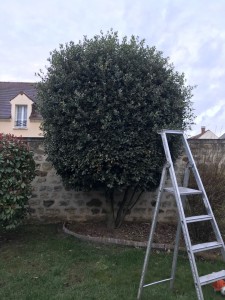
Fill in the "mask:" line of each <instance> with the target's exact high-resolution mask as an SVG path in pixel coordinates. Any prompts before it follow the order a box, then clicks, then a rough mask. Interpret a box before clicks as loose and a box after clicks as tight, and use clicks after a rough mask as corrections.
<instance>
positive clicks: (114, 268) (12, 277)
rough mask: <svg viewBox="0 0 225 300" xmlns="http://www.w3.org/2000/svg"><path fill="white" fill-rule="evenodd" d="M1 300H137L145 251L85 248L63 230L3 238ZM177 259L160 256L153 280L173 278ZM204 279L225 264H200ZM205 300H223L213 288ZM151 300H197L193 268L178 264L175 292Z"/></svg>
mask: <svg viewBox="0 0 225 300" xmlns="http://www.w3.org/2000/svg"><path fill="white" fill-rule="evenodd" d="M0 236H1V239H0V299H1V300H3V299H7V300H10V299H16V300H25V299H26V300H35V299H40V300H51V299H55V300H56V299H57V300H59V299H63V300H68V299H84V300H94V299H96V300H97V299H101V300H113V299H115V300H121V299H124V300H132V299H136V296H137V290H138V285H139V280H140V274H141V269H142V264H143V259H144V254H145V250H144V249H135V248H129V247H119V246H105V245H100V244H91V243H85V242H81V241H79V240H77V239H75V238H73V237H70V236H66V235H64V234H63V233H62V231H61V226H59V225H45V226H43V225H32V226H31V225H27V226H23V227H21V228H20V229H19V230H17V232H16V233H13V234H7V240H5V237H6V235H4V234H0ZM171 261H172V255H171V254H168V253H162V252H161V253H154V254H153V255H152V257H151V260H150V265H149V266H150V270H151V272H150V274H148V276H147V277H148V280H149V281H152V280H160V279H164V278H168V277H169V275H170V268H171ZM199 266H200V269H201V271H202V272H203V273H204V274H208V273H211V271H212V270H221V269H223V268H224V263H221V262H219V261H217V262H212V261H211V262H209V261H208V262H206V261H203V260H201V261H199ZM203 291H204V295H205V299H210V300H212V299H222V296H220V294H215V293H214V291H213V289H212V287H211V286H207V287H204V288H203ZM144 299H145V300H147V299H156V300H163V299H167V300H170V299H180V300H185V299H187V300H190V299H197V298H196V293H195V289H194V285H193V280H192V276H191V272H190V267H189V262H188V260H187V257H186V256H185V255H184V254H183V255H181V257H180V258H179V261H178V270H177V276H176V283H175V287H174V290H173V291H171V290H170V289H169V283H162V284H160V285H157V286H152V287H148V288H145V289H144V292H143V300H144Z"/></svg>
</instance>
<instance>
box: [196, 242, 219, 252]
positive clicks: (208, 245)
mask: <svg viewBox="0 0 225 300" xmlns="http://www.w3.org/2000/svg"><path fill="white" fill-rule="evenodd" d="M220 247H222V243H219V242H209V243H203V244H196V245H193V246H192V247H191V249H192V251H193V252H194V253H196V252H201V251H207V250H212V249H216V248H220Z"/></svg>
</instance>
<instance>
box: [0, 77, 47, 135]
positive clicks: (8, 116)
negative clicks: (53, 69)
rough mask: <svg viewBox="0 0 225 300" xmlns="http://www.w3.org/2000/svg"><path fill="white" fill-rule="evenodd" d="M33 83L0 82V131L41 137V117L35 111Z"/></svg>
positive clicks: (35, 92)
mask: <svg viewBox="0 0 225 300" xmlns="http://www.w3.org/2000/svg"><path fill="white" fill-rule="evenodd" d="M36 94H37V91H36V88H35V83H31V82H0V132H3V133H10V134H14V135H16V136H23V137H42V136H43V134H42V131H41V129H40V125H41V121H42V117H41V115H40V114H39V112H38V111H37V105H36Z"/></svg>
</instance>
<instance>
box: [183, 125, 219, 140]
mask: <svg viewBox="0 0 225 300" xmlns="http://www.w3.org/2000/svg"><path fill="white" fill-rule="evenodd" d="M189 139H218V136H217V135H215V133H213V132H212V131H211V130H205V127H204V126H203V127H202V128H201V133H199V134H197V135H195V136H192V137H190V138H189Z"/></svg>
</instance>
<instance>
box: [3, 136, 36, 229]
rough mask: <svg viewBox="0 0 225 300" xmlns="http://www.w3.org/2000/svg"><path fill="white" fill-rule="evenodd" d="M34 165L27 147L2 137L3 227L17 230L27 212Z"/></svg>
mask: <svg viewBox="0 0 225 300" xmlns="http://www.w3.org/2000/svg"><path fill="white" fill-rule="evenodd" d="M34 174H35V163H34V159H33V155H32V153H31V152H30V151H29V149H28V147H27V145H26V144H25V143H24V142H23V141H22V140H21V139H20V138H17V137H15V136H13V135H10V134H0V225H1V226H3V227H4V228H6V229H12V228H15V227H16V226H18V225H19V224H20V223H21V221H22V219H23V218H24V217H25V215H26V212H27V208H26V205H27V202H28V198H29V196H30V193H31V185H30V183H31V181H32V179H33V178H34Z"/></svg>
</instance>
